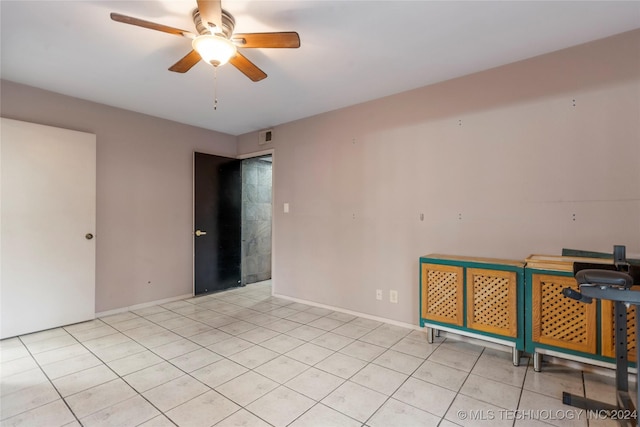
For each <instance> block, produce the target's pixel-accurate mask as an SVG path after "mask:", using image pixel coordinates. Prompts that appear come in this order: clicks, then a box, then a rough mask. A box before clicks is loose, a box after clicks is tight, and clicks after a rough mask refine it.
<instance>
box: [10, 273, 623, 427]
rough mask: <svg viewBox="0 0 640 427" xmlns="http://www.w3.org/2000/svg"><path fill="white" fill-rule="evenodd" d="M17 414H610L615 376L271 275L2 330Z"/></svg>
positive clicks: (39, 422) (38, 419)
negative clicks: (287, 295)
mask: <svg viewBox="0 0 640 427" xmlns="http://www.w3.org/2000/svg"><path fill="white" fill-rule="evenodd" d="M0 361H1V385H0V410H1V412H0V420H1V421H0V425H1V426H2V427H4V426H7V427H8V426H35V427H41V426H45V427H56V426H78V425H83V426H118V427H120V426H155V427H162V426H174V425H178V426H183V427H199V426H214V425H215V426H223V427H231V426H256V427H260V426H293V427H305V426H317V427H332V426H357V427H362V426H368V427H392V426H400V427H413V426H416V427H418V426H444V427H449V426H456V425H460V426H471V425H491V426H494V425H497V426H503V425H504V426H518V427H522V426H548V425H556V426H587V425H591V426H598V427H599V426H606V425H614V423H612V422H611V421H610V420H601V419H597V418H598V417H595V416H593V415H592V416H591V417H587V415H586V414H585V413H581V412H580V410H578V409H575V408H571V407H568V406H564V405H562V403H561V401H560V396H561V394H562V391H570V392H572V393H576V394H579V395H582V396H584V395H585V390H586V393H587V397H597V398H598V399H600V400H602V399H606V400H608V401H612V400H613V402H615V397H614V387H613V379H612V378H611V377H610V376H602V375H595V374H593V373H588V372H581V371H579V370H574V369H570V368H567V367H563V366H559V365H548V366H545V367H544V370H543V372H540V373H536V372H534V371H533V368H532V366H531V364H530V361H529V360H528V358H523V359H522V360H521V366H519V367H514V366H513V365H512V363H511V354H510V353H507V352H501V351H498V350H494V349H490V348H484V347H481V346H477V345H473V344H469V343H466V342H461V341H455V340H452V339H439V340H438V341H437V342H436V343H433V344H429V343H427V340H426V335H425V334H424V333H422V332H420V331H417V330H412V329H406V328H402V327H398V326H394V325H390V324H385V323H381V322H377V321H374V320H370V319H365V318H359V317H355V316H352V315H349V314H345V313H340V312H333V311H331V310H327V309H324V308H318V307H312V306H308V305H304V304H300V303H292V302H291V301H288V300H284V299H281V298H275V297H272V296H271V284H270V282H262V283H259V284H254V285H249V286H246V287H244V288H238V289H233V290H229V291H225V292H221V293H217V294H213V295H207V296H203V297H198V298H190V299H186V300H183V301H176V302H171V303H167V304H162V305H158V306H153V307H148V308H144V309H141V310H135V311H132V312H125V313H121V314H116V315H113V316H107V317H103V318H100V319H96V320H93V321H90V322H84V323H79V324H75V325H70V326H66V327H63V328H56V329H51V330H47V331H43V332H38V333H34V334H29V335H24V336H21V337H16V338H11V339H7V340H3V341H0Z"/></svg>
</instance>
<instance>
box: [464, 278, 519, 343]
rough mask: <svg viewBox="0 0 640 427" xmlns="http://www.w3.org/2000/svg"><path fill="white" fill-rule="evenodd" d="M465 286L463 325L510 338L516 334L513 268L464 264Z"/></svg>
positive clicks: (516, 313) (515, 296) (516, 304)
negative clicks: (508, 269)
mask: <svg viewBox="0 0 640 427" xmlns="http://www.w3.org/2000/svg"><path fill="white" fill-rule="evenodd" d="M466 288H467V328H471V329H475V330H478V331H484V332H489V333H493V334H498V335H504V336H508V337H514V338H515V337H516V336H517V335H518V295H517V289H518V286H517V275H516V273H515V272H513V271H501V270H486V269H481V268H467V286H466Z"/></svg>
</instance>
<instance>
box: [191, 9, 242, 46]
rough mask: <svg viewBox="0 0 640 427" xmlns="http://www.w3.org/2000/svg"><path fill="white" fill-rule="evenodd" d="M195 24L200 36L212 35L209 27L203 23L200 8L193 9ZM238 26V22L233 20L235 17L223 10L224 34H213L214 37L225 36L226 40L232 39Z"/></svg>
mask: <svg viewBox="0 0 640 427" xmlns="http://www.w3.org/2000/svg"><path fill="white" fill-rule="evenodd" d="M192 15H193V23H194V24H195V26H196V31H198V34H200V35H201V36H202V35H207V34H211V30H210V29H209V26H208V25H205V24H204V23H203V22H202V17H201V16H200V10H198V8H196V9H193V13H192ZM235 26H236V20H235V19H234V18H233V15H231V14H230V13H229V12H227V11H226V10H224V9H222V28H221V30H222V34H213V35H224V37H225V38H227V39H230V38H231V36H232V35H233V29H234V27H235Z"/></svg>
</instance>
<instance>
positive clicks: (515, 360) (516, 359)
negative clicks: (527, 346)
mask: <svg viewBox="0 0 640 427" xmlns="http://www.w3.org/2000/svg"><path fill="white" fill-rule="evenodd" d="M511 355H512V356H513V366H520V350H518V349H517V348H515V347H513V349H512V350H511Z"/></svg>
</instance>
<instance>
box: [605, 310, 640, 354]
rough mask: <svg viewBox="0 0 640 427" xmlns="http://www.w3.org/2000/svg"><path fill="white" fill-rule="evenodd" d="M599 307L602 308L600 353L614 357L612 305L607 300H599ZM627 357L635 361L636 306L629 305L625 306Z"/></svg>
mask: <svg viewBox="0 0 640 427" xmlns="http://www.w3.org/2000/svg"><path fill="white" fill-rule="evenodd" d="M600 304H601V305H600V308H601V310H602V320H601V325H602V332H601V334H602V335H601V337H602V355H603V356H607V357H615V356H616V350H615V342H614V324H615V318H614V309H613V307H614V305H613V302H611V301H609V300H601V303H600ZM627 350H628V351H627V358H628V360H629V361H631V362H635V361H636V306H635V305H631V306H629V307H628V308H627Z"/></svg>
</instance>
